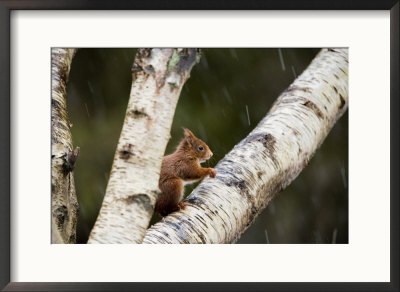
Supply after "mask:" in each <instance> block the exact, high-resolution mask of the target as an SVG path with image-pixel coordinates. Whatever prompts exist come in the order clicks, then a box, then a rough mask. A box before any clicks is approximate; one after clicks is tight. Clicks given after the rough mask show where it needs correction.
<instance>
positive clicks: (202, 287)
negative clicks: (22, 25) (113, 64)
mask: <svg viewBox="0 0 400 292" xmlns="http://www.w3.org/2000/svg"><path fill="white" fill-rule="evenodd" d="M399 7H400V4H399V0H374V1H371V0H353V1H346V0H339V1H338V0H335V1H314V0H281V1H277V0H271V1H263V0H247V1H238V0H231V1H224V0H192V1H188V0H169V1H165V0H151V1H149V0H138V1H128V0H119V1H110V0H93V1H92V0H86V1H85V0H78V1H76V0H8V1H4V0H0V137H1V139H0V166H1V169H0V171H1V175H0V196H1V197H0V228H1V229H0V288H2V289H4V291H64V290H68V291H122V290H124V291H125V290H126V291H193V292H194V291H267V290H268V291H399V274H400V273H399V249H400V247H399V211H400V210H399V180H398V179H399V150H398V149H399V128H400V127H399V99H400V97H399V38H400V35H399V10H400V9H399ZM22 9H23V10H27V9H28V10H29V9H33V10H48V9H54V10H64V9H68V10H92V9H93V10H119V9H132V10H142V9H146V10H147V9H157V10H182V9H189V10H190V9H203V10H204V9H212V10H253V9H255V10H388V11H389V10H390V82H391V83H390V104H391V108H390V114H391V116H390V160H391V165H390V203H391V205H390V214H391V219H390V220H391V221H390V222H391V226H390V232H391V236H390V259H391V260H390V282H388V283H364V282H363V283H356V282H353V283H348V282H346V283H328V282H323V283H321V282H319V283H303V282H302V283H293V282H292V283H275V282H273V283H271V282H269V283H261V282H259V283H222V282H221V283H100V282H97V283H38V282H37V283H21V282H10V251H11V250H10V194H11V193H10V155H11V152H10V98H11V97H10V53H11V52H10V12H11V11H12V10H22Z"/></svg>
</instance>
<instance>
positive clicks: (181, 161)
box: [155, 129, 216, 216]
mask: <svg viewBox="0 0 400 292" xmlns="http://www.w3.org/2000/svg"><path fill="white" fill-rule="evenodd" d="M184 134H185V137H184V138H183V139H182V141H181V142H180V143H179V145H178V147H177V148H176V151H175V152H174V153H172V154H170V155H167V156H165V157H164V159H163V161H162V164H161V173H160V180H159V183H158V187H159V188H160V190H161V195H160V197H159V198H158V200H157V202H156V206H155V212H157V213H159V214H161V215H162V216H166V215H168V214H169V213H171V212H174V211H177V210H179V209H183V208H184V207H185V204H184V203H183V202H180V201H181V200H182V198H183V189H184V186H183V182H185V183H186V182H192V183H193V182H196V181H198V180H200V179H202V178H204V177H205V176H207V175H210V177H212V178H214V177H215V175H216V172H215V170H214V169H212V168H203V167H201V166H200V161H205V160H207V159H209V158H210V157H211V156H212V152H211V150H210V148H209V147H208V146H207V144H206V143H204V142H203V141H202V140H200V139H199V138H197V137H196V136H194V135H193V133H192V132H191V131H190V130H188V129H184ZM199 147H202V148H203V150H200V149H201V148H200V149H199Z"/></svg>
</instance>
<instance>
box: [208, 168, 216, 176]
mask: <svg viewBox="0 0 400 292" xmlns="http://www.w3.org/2000/svg"><path fill="white" fill-rule="evenodd" d="M209 175H210V177H211V178H214V177H215V176H216V175H217V172H216V171H215V169H214V168H210V173H209Z"/></svg>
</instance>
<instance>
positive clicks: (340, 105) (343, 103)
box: [339, 94, 346, 110]
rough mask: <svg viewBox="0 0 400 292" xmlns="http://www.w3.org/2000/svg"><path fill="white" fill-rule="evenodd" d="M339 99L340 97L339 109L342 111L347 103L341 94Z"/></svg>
mask: <svg viewBox="0 0 400 292" xmlns="http://www.w3.org/2000/svg"><path fill="white" fill-rule="evenodd" d="M339 97H340V104H339V109H340V110H341V109H342V108H343V107H344V105H345V104H346V101H345V100H344V98H343V96H342V95H341V94H339Z"/></svg>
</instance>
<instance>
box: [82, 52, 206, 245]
mask: <svg viewBox="0 0 400 292" xmlns="http://www.w3.org/2000/svg"><path fill="white" fill-rule="evenodd" d="M199 57H200V53H199V51H198V50H197V49H141V50H139V52H138V53H137V55H136V59H135V62H134V64H133V67H132V78H133V81H132V88H131V94H130V99H129V104H128V107H127V110H126V116H125V121H124V125H123V128H122V132H121V136H120V138H119V142H118V146H117V149H116V151H115V156H114V162H113V166H112V170H111V174H110V179H109V181H108V185H107V190H106V194H105V197H104V201H103V204H102V207H101V210H100V213H99V216H98V218H97V220H96V223H95V225H94V227H93V229H92V231H91V234H90V236H89V240H88V243H141V242H142V239H143V236H144V234H145V232H146V229H147V227H148V225H149V222H150V219H151V217H152V215H153V209H154V205H155V202H156V200H157V198H158V195H159V189H158V179H159V175H160V168H161V161H162V158H163V155H164V151H165V147H166V146H167V142H168V140H169V138H170V129H171V125H172V119H173V116H174V112H175V107H176V104H177V101H178V98H179V94H180V92H181V89H182V87H183V85H184V83H185V81H186V80H187V79H188V78H189V75H190V71H191V69H192V67H193V65H194V64H195V63H196V62H198V61H199Z"/></svg>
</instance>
